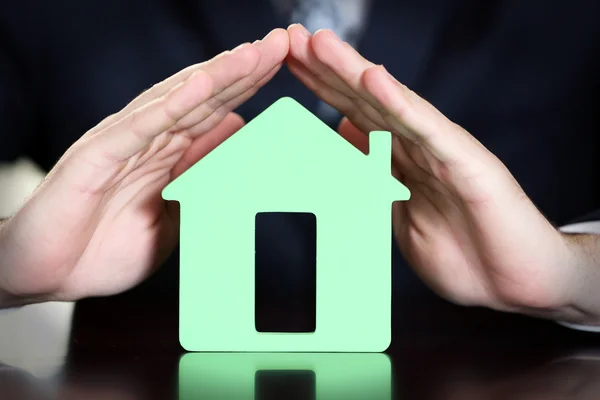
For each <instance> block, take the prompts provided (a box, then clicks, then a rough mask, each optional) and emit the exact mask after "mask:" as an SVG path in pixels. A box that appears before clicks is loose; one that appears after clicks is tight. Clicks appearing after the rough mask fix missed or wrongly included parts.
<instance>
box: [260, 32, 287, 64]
mask: <svg viewBox="0 0 600 400" xmlns="http://www.w3.org/2000/svg"><path fill="white" fill-rule="evenodd" d="M254 48H255V49H256V50H257V51H258V52H259V53H260V54H261V55H263V56H264V55H267V54H269V59H271V58H274V59H275V60H276V61H277V62H281V61H283V60H284V59H285V57H286V56H287V55H288V52H289V48H290V38H289V34H288V31H287V30H285V29H283V28H276V29H273V30H272V31H270V32H269V33H268V34H267V35H266V36H265V37H264V38H263V39H262V40H259V41H257V42H255V43H254ZM263 53H264V54H263Z"/></svg>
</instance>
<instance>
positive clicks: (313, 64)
mask: <svg viewBox="0 0 600 400" xmlns="http://www.w3.org/2000/svg"><path fill="white" fill-rule="evenodd" d="M288 34H289V41H290V54H289V55H290V57H291V58H292V59H295V60H296V61H298V62H299V63H300V64H302V65H303V66H304V67H305V68H307V69H308V70H309V71H310V72H311V73H312V74H313V75H314V76H316V77H317V78H318V79H319V80H320V81H322V82H326V83H327V84H328V85H330V86H332V87H333V88H334V89H336V90H337V91H339V92H341V93H344V94H345V95H346V96H348V97H349V98H353V97H355V93H354V92H353V91H352V90H350V88H349V87H348V85H346V84H345V83H344V82H343V81H342V80H341V79H340V78H339V77H338V76H337V75H336V74H335V73H333V72H332V71H331V70H330V69H329V68H328V67H327V66H325V65H324V64H323V63H322V62H321V61H319V59H318V58H317V56H316V55H315V53H314V51H313V48H312V46H311V39H312V35H311V34H310V32H309V31H308V30H307V29H306V28H305V27H304V26H302V25H301V24H292V25H290V26H289V27H288Z"/></svg>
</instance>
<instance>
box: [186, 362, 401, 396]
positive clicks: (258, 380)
mask: <svg viewBox="0 0 600 400" xmlns="http://www.w3.org/2000/svg"><path fill="white" fill-rule="evenodd" d="M269 377H273V378H275V379H271V382H269V381H270V379H269ZM286 378H287V379H286ZM289 378H291V379H289ZM294 378H296V379H295V380H296V382H297V383H300V385H298V386H300V387H299V389H301V390H302V393H301V395H302V398H306V399H314V400H332V399H340V400H342V399H343V400H364V399H369V400H391V399H392V364H391V361H390V359H389V357H388V356H387V355H386V354H365V353H361V354H354V353H345V354H334V353H188V354H184V355H183V357H181V359H180V360H179V385H178V393H179V396H178V398H179V400H197V399H236V400H255V399H256V400H259V399H261V398H262V396H261V395H262V394H263V393H264V392H267V393H268V392H272V391H273V386H275V387H276V388H277V387H282V386H283V385H281V383H282V382H286V380H287V382H288V383H291V382H293V381H294ZM297 378H300V379H297ZM272 381H275V382H276V383H275V384H273V383H272ZM290 381H291V382H290ZM269 383H271V385H270V384H269ZM290 386H292V385H290ZM296 389H298V388H296ZM308 391H310V392H312V393H306V392H308ZM278 394H280V393H278ZM299 395H300V393H294V394H293V395H292V396H293V397H294V398H300V396H299ZM269 398H273V396H270V397H269ZM281 398H283V399H285V398H286V397H281Z"/></svg>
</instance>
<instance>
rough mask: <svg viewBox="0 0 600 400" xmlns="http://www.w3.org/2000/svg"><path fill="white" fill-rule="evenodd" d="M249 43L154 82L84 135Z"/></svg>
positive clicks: (159, 94) (102, 127)
mask: <svg viewBox="0 0 600 400" xmlns="http://www.w3.org/2000/svg"><path fill="white" fill-rule="evenodd" d="M248 44H249V43H242V44H240V45H239V46H238V47H236V48H234V49H233V50H226V51H223V52H222V53H220V54H218V55H216V56H215V57H213V58H212V59H211V60H207V61H204V62H201V63H197V64H194V65H190V66H188V67H186V68H184V69H182V70H181V71H179V72H177V73H176V74H174V75H172V76H170V77H168V78H167V79H165V80H163V81H161V82H159V83H156V84H154V85H153V86H152V87H151V88H149V89H148V90H145V91H144V92H142V93H141V94H140V95H139V96H137V97H136V98H135V99H133V100H132V101H130V102H129V103H128V104H127V105H126V106H125V107H124V108H123V109H122V110H120V111H119V112H117V113H115V114H112V115H110V116H108V117H106V118H104V119H103V120H102V121H101V122H100V123H99V124H98V125H96V126H95V127H94V128H92V129H91V130H90V131H88V132H86V134H85V135H84V136H90V135H93V134H94V133H96V132H98V131H100V130H102V129H104V128H106V127H107V126H109V125H111V124H113V123H114V122H115V121H117V120H119V119H121V118H123V117H124V116H125V115H127V114H129V113H130V112H131V111H133V110H135V109H136V108H139V107H141V106H143V105H144V104H146V103H149V102H150V101H152V100H154V99H157V98H159V97H161V96H163V95H165V94H166V93H168V92H169V91H170V90H171V89H172V88H173V87H175V86H177V85H178V84H180V83H181V82H184V81H185V80H186V79H188V78H189V77H190V76H191V75H192V74H193V73H194V72H196V71H198V70H200V69H202V68H204V67H205V66H206V65H207V64H210V63H211V61H213V60H216V59H219V58H223V57H225V56H227V55H228V54H230V53H231V52H233V51H236V50H237V49H239V48H240V47H242V46H247V45H248Z"/></svg>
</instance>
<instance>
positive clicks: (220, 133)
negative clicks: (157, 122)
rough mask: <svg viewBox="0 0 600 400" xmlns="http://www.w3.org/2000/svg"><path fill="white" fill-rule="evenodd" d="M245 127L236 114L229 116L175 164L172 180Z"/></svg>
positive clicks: (194, 144) (192, 146) (194, 143)
mask: <svg viewBox="0 0 600 400" xmlns="http://www.w3.org/2000/svg"><path fill="white" fill-rule="evenodd" d="M243 126H244V119H243V118H242V117H240V116H239V115H238V114H236V113H230V114H228V115H227V116H226V117H225V118H223V120H222V121H221V122H220V123H219V124H218V125H217V126H215V127H214V128H213V129H212V130H210V131H209V132H206V133H205V134H204V135H202V136H200V137H198V138H197V139H195V140H194V141H193V142H192V144H191V145H190V146H189V147H188V149H187V150H186V151H185V153H184V154H183V156H182V158H181V159H180V160H179V161H178V162H177V164H175V166H174V167H173V170H172V172H171V180H174V179H175V178H177V177H178V176H180V175H181V174H182V173H183V172H185V171H186V170H187V169H188V168H190V167H191V166H192V165H194V164H195V163H197V162H198V160H200V159H202V157H204V156H205V155H207V154H208V153H210V152H211V151H213V150H214V149H215V148H216V147H217V146H218V145H219V144H221V143H223V142H224V141H225V140H226V139H227V138H229V137H230V136H231V135H233V134H234V133H235V132H237V131H238V130H240V129H241V128H242V127H243Z"/></svg>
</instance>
